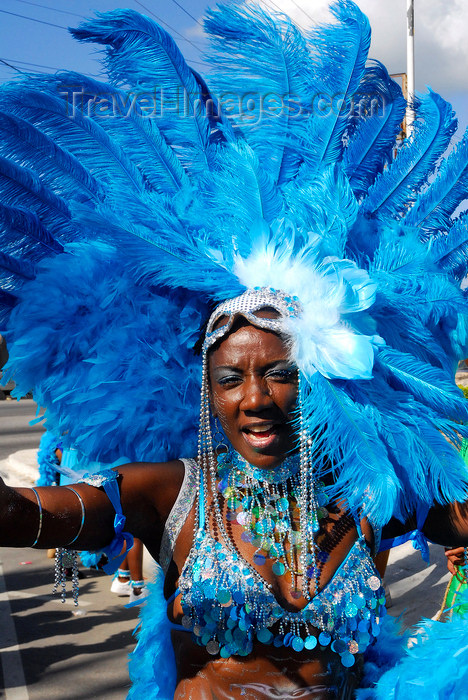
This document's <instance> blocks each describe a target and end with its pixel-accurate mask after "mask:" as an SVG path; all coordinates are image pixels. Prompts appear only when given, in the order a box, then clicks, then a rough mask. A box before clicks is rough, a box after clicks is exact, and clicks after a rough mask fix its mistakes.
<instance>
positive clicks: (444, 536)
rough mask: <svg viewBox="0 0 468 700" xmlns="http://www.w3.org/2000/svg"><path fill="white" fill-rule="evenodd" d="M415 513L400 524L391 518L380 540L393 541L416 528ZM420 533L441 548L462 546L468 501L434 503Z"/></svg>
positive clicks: (467, 533)
mask: <svg viewBox="0 0 468 700" xmlns="http://www.w3.org/2000/svg"><path fill="white" fill-rule="evenodd" d="M417 523H418V519H417V516H416V513H412V514H411V515H410V516H408V518H407V519H406V520H405V521H404V522H401V521H400V520H398V519H397V518H392V519H391V520H390V521H389V522H388V524H387V525H385V527H384V528H383V529H382V540H386V539H393V538H394V537H399V536H400V535H404V534H406V533H407V532H411V531H412V530H415V529H416V528H417ZM422 533H423V534H424V535H425V536H426V537H427V539H428V540H429V541H430V542H433V543H434V544H440V545H443V546H446V547H448V546H452V547H456V546H460V547H462V546H464V545H465V543H466V542H467V540H468V501H467V502H465V503H457V502H455V503H449V504H446V505H442V504H440V503H434V505H433V506H432V508H430V509H429V511H428V513H427V516H426V519H425V521H424V524H423V525H422Z"/></svg>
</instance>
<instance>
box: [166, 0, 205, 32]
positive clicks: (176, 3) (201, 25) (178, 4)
mask: <svg viewBox="0 0 468 700" xmlns="http://www.w3.org/2000/svg"><path fill="white" fill-rule="evenodd" d="M172 2H173V3H174V5H177V7H180V9H181V10H182V12H185V14H186V15H188V16H189V17H190V18H191V19H193V21H194V22H196V23H197V24H199V25H200V27H203V24H202V23H201V22H200V21H199V20H198V19H197V18H196V17H194V16H193V15H191V14H190V12H189V11H188V10H186V9H185V7H184V6H183V5H181V4H180V2H177V0H172Z"/></svg>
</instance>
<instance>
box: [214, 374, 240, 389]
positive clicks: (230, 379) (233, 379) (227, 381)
mask: <svg viewBox="0 0 468 700" xmlns="http://www.w3.org/2000/svg"><path fill="white" fill-rule="evenodd" d="M239 381H240V377H237V376H236V375H235V374H232V375H229V376H227V377H219V379H218V384H221V386H231V385H233V384H237V383H238V382H239Z"/></svg>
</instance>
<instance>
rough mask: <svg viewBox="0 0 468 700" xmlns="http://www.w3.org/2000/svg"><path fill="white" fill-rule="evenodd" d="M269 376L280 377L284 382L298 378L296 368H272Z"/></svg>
mask: <svg viewBox="0 0 468 700" xmlns="http://www.w3.org/2000/svg"><path fill="white" fill-rule="evenodd" d="M267 376H268V377H272V378H273V379H279V380H280V381H283V382H294V381H295V380H296V378H297V370H296V369H274V370H271V372H269V373H268V375H267Z"/></svg>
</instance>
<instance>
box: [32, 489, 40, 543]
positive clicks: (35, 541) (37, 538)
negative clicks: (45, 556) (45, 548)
mask: <svg viewBox="0 0 468 700" xmlns="http://www.w3.org/2000/svg"><path fill="white" fill-rule="evenodd" d="M31 491H32V492H33V493H34V495H35V496H36V499H37V505H38V507H39V527H38V528H37V535H36V539H35V540H34V542H33V543H32V545H30V546H31V547H35V546H36V544H37V543H38V541H39V537H40V536H41V531H42V503H41V499H40V498H39V494H38V493H37V491H36V489H31Z"/></svg>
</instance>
